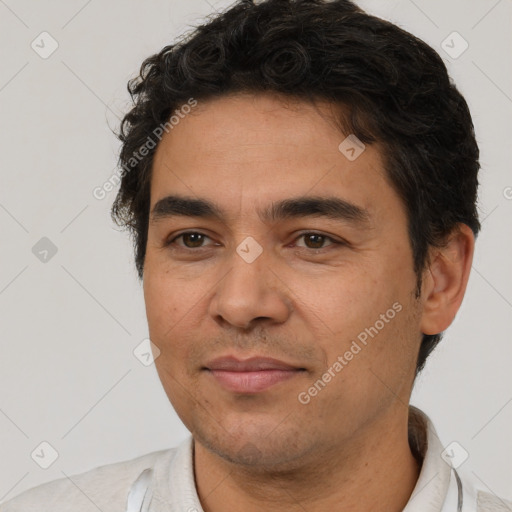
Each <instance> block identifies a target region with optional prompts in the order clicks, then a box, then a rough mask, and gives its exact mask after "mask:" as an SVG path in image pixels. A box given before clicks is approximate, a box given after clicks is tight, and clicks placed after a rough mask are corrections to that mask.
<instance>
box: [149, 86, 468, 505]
mask: <svg viewBox="0 0 512 512" xmlns="http://www.w3.org/2000/svg"><path fill="white" fill-rule="evenodd" d="M334 113H335V110H334V107H332V106H331V105H329V104H327V103H318V104H317V107H316V108H315V107H314V106H313V105H312V104H310V103H306V102H301V101H291V100H290V99H284V98H282V97H279V96H276V95H268V94H267V95H262V94H260V95H249V94H240V95H232V96H225V97H223V98H220V99H215V100H211V101H208V102H200V103H199V105H198V106H197V107H196V108H195V109H194V110H193V113H192V114H189V115H188V116H187V117H185V118H184V119H183V120H181V121H180V123H179V124H178V125H177V126H175V127H174V129H173V130H172V131H170V132H169V134H167V135H166V136H165V137H164V138H163V139H162V141H161V142H160V144H159V146H158V148H157V151H156V155H155V160H154V166H153V175H152V180H151V209H152V208H153V207H154V205H155V204H156V203H157V202H158V201H159V200H160V199H162V198H164V197H166V196H168V195H170V194H173V195H180V196H187V197H192V198H196V199H197V198H201V199H207V200H209V201H214V202H215V203H216V204H217V205H218V206H219V207H220V208H222V209H223V211H224V213H225V215H224V216H223V218H222V219H219V220H217V219H208V218H194V217H188V216H173V217H169V218H165V217H164V218H159V219H152V220H151V222H150V225H149V230H148V243H147V253H146V261H145V268H144V296H145V302H146V313H147V318H148V324H149V330H150V337H151V340H152V341H153V343H154V344H155V345H156V346H158V348H159V349H160V351H161V354H160V356H159V357H158V358H157V359H156V367H157V371H158V373H159V376H160V379H161V381H162V384H163V387H164V389H165V391H166V393H167V395H168V397H169V399H170V401H171V403H172V405H173V406H174V408H175V409H176V411H177V413H178V415H179V416H180V418H181V419H182V421H183V422H184V424H185V425H186V426H187V428H188V429H189V430H190V431H191V432H192V434H193V437H194V441H195V443H194V463H195V477H196V485H197V489H198V494H199V497H200V500H201V502H202V505H203V508H204V510H205V511H207V512H220V511H223V512H230V511H235V510H236V511H239V510H244V511H248V512H252V511H260V510H263V509H265V508H266V509H267V510H279V511H295V510H302V511H303V510H308V512H315V511H320V510H350V511H355V512H357V511H367V510H373V511H375V512H378V511H387V512H389V511H400V510H402V509H403V508H404V506H405V505H406V503H407V501H408V500H409V498H410V495H411V493H412V491H413V489H414V486H415V484H416V481H417V478H418V475H419V466H418V463H417V462H416V460H415V459H414V457H413V456H412V454H411V451H410V448H409V444H408V438H407V423H408V403H409V399H410V394H411V390H412V386H413V382H414V370H415V365H416V358H417V354H418V350H419V345H420V342H421V337H422V333H426V334H434V333H438V332H441V331H443V330H444V329H446V327H448V325H449V324H450V323H451V321H452V320H453V318H454V316H455V314H456V312H457V310H458V308H459V306H460V303H461V301H462V298H463V295H464V291H465V287H466V283H467V279H468V274H469V269H470V266H471V259H472V255H473V247H474V239H473V235H472V233H471V230H470V229H469V228H467V226H464V225H461V226H460V229H458V230H457V231H456V232H454V234H453V236H452V237H451V238H450V239H449V241H448V243H447V244H446V246H445V247H443V248H442V249H432V250H431V254H430V266H429V267H428V268H427V269H426V270H425V272H424V275H423V285H422V294H421V296H420V297H419V298H417V297H415V293H414V292H415V289H416V282H417V276H416V274H415V273H414V271H413V259H412V251H411V246H410V240H409V237H408V233H407V218H406V213H405V209H404V206H403V204H402V202H401V200H400V198H399V197H398V195H397V193H396V192H395V191H394V189H393V187H392V186H391V183H390V182H389V181H388V179H387V177H386V173H385V170H384V163H383V160H382V158H381V150H380V148H379V146H378V145H377V144H374V145H371V146H370V145H367V146H366V149H365V151H364V152H363V153H362V154H361V155H360V156H359V157H358V158H357V159H356V160H355V161H349V160H348V159H347V158H346V157H345V156H344V155H343V154H342V153H341V152H340V150H339V149H338V146H339V144H340V143H341V142H342V141H343V140H344V139H345V137H346V135H344V134H342V133H341V132H340V130H339V129H338V128H337V127H336V126H335V125H334V123H333V121H332V115H333V114H334ZM303 195H308V196H311V195H314V196H316V197H318V196H320V197H327V196H336V197H339V198H342V199H344V200H347V201H350V202H351V203H353V204H355V205H357V206H359V207H360V208H363V209H366V210H367V212H368V222H367V223H365V224H364V225H359V224H355V223H353V222H350V221H347V220H343V221H341V220H334V219H329V218H324V217H319V216H316V217H315V216H313V217H311V216H308V217H303V218H295V219H287V220H283V219H280V220H277V221H276V222H270V221H268V220H267V221H263V220H262V219H260V217H259V216H258V213H257V211H258V209H263V208H265V207H268V206H269V205H271V204H272V202H275V201H279V200H282V199H289V198H294V197H298V196H303ZM184 231H192V232H199V233H202V234H204V235H206V237H204V238H201V237H199V242H197V237H196V238H195V239H192V240H191V239H190V238H186V237H182V238H176V237H177V236H178V235H180V234H182V233H183V232H184ZM311 231H313V232H314V233H316V234H321V235H325V236H326V237H330V238H320V239H313V240H311V237H309V238H308V237H307V236H301V235H304V233H307V232H311ZM248 236H250V237H252V238H254V239H255V240H256V241H257V242H258V244H259V245H260V246H261V248H262V250H263V252H262V253H261V255H260V256H259V257H258V258H257V259H256V260H255V261H253V262H252V263H248V262H247V261H245V260H244V259H242V257H241V256H240V255H239V253H237V251H236V248H237V246H239V245H240V244H241V242H242V241H243V240H244V239H245V238H246V237H248ZM171 240H174V241H173V242H172V243H171V245H166V242H168V241H171ZM318 240H319V241H318ZM332 241H335V242H341V241H344V242H345V243H343V244H333V242H332ZM185 244H187V245H185ZM315 247H322V248H321V249H316V248H315ZM396 303H399V304H400V305H401V307H402V309H401V311H400V312H398V313H396V315H394V318H393V319H392V320H389V322H387V323H385V326H384V328H382V329H381V330H380V331H379V332H378V334H377V335H376V336H375V337H373V338H369V340H368V343H367V345H366V346H364V347H363V348H362V349H361V351H360V352H359V353H357V355H355V356H354V357H353V359H351V360H350V361H348V362H347V364H346V365H345V366H344V367H343V369H342V370H341V371H339V372H338V373H336V376H335V377H333V378H332V379H331V380H330V382H329V383H328V384H327V385H326V386H325V387H324V388H322V390H321V391H320V392H318V393H317V395H316V396H314V397H311V399H310V401H309V402H308V403H307V404H303V403H301V402H300V401H299V400H298V398H297V397H298V395H299V393H301V392H304V391H307V390H308V389H309V388H310V387H311V386H312V385H313V384H314V383H315V381H317V380H318V379H320V378H321V377H322V375H323V374H325V372H326V371H327V370H328V368H329V367H332V365H333V363H334V362H335V361H337V358H338V356H340V355H341V356H343V354H345V352H346V351H347V350H349V348H350V346H351V343H352V342H353V341H354V340H356V339H357V336H358V334H359V333H361V332H362V331H364V330H365V328H368V327H370V326H374V325H375V324H376V321H377V320H379V318H381V317H380V315H382V314H385V313H386V311H388V310H389V309H390V308H392V305H393V304H396ZM226 355H235V356H237V357H238V358H240V359H246V358H249V357H253V356H267V357H273V358H276V359H279V360H282V361H285V362H286V363H288V364H291V365H293V366H296V367H300V368H303V369H304V371H300V372H296V374H294V376H293V377H292V378H291V379H288V380H286V381H284V382H280V383H278V384H276V385H274V386H273V387H271V388H269V389H267V390H265V391H263V392H260V393H256V394H241V393H234V392H231V391H227V390H226V389H225V388H223V387H222V386H221V385H220V384H219V383H218V381H217V380H216V379H215V378H214V377H213V376H212V375H211V373H210V372H208V371H205V370H204V367H205V365H207V364H208V362H209V361H211V360H212V359H213V358H216V357H219V356H226ZM340 504H343V505H342V506H341V505H340Z"/></svg>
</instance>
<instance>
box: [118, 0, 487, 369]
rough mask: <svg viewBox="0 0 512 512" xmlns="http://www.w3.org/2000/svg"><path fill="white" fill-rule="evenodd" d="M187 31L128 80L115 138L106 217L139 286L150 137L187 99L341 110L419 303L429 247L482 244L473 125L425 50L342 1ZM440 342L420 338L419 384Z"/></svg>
mask: <svg viewBox="0 0 512 512" xmlns="http://www.w3.org/2000/svg"><path fill="white" fill-rule="evenodd" d="M193 29H194V30H193V31H191V32H189V33H188V34H186V35H184V36H183V37H182V38H181V39H180V40H179V41H178V42H176V43H175V44H171V45H168V46H165V47H164V48H163V49H162V50H161V51H160V52H159V53H157V54H155V55H152V56H151V57H149V58H147V59H146V60H145V61H144V62H143V63H142V66H141V69H140V74H139V76H137V77H136V78H134V79H132V80H130V81H129V82H128V91H129V92H130V95H131V98H132V101H133V108H132V109H131V110H130V112H128V113H127V114H126V116H125V117H124V119H123V120H122V123H121V127H120V133H119V134H118V137H119V139H120V140H121V142H122V147H121V152H120V158H119V164H120V167H121V169H122V178H121V185H120V190H119V192H118V195H117V197H116V199H115V202H114V204H113V206H112V212H111V213H112V218H113V219H114V221H115V222H116V223H117V224H118V225H120V226H123V227H125V228H128V229H129V231H130V234H131V235H132V239H133V243H134V248H135V264H136V269H137V272H138V276H139V278H140V279H142V278H143V271H144V258H145V251H146V243H147V231H148V221H149V205H150V180H151V169H152V161H153V156H154V153H155V148H156V145H157V142H155V141H154V139H153V135H155V134H157V135H158V134H159V133H161V132H162V130H161V129H159V128H158V127H161V126H163V125H164V124H165V123H168V120H169V118H170V116H172V115H173V112H175V111H176V110H179V109H180V108H182V106H183V105H186V104H187V103H190V100H191V98H193V99H194V101H197V100H207V99H214V98H216V97H221V96H225V95H228V94H234V93H237V92H250V93H265V92H267V93H280V94H281V95H285V96H287V97H293V98H296V99H299V100H304V101H309V102H314V101H316V100H323V101H328V102H331V103H333V104H336V105H339V106H342V107H344V108H343V109H342V110H343V112H345V114H340V116H341V117H340V119H339V120H338V121H339V125H340V127H341V128H343V132H344V133H345V134H347V133H353V134H355V135H356V136H357V137H358V138H359V139H360V140H361V141H362V142H363V143H365V144H372V143H374V142H379V143H380V145H381V146H382V148H383V150H382V153H383V154H382V156H383V158H384V162H385V167H386V172H387V175H388V178H389V179H390V182H391V184H392V186H393V187H394V188H395V190H396V191H397V192H398V194H399V196H400V197H401V199H402V200H403V202H404V205H405V207H406V211H407V216H408V229H409V237H410V242H411V247H412V253H413V258H414V269H415V272H416V274H417V276H418V282H417V291H416V293H417V295H419V292H420V289H421V274H422V271H423V270H424V269H425V267H426V265H427V264H428V249H429V246H434V247H440V246H442V244H443V243H444V242H445V241H446V237H447V236H448V235H449V234H450V233H451V232H453V230H454V229H456V227H457V224H458V223H463V224H466V225H468V226H469V227H470V228H471V229H472V231H473V233H474V234H475V236H476V235H477V234H478V231H479V230H480V222H479V220H478V212H477V206H476V202H477V189H478V177H477V175H478V170H479V167H480V165H479V161H478V159H479V149H478V146H477V143H476V140H475V134H474V127H473V123H472V119H471V115H470V112H469V109H468V105H467V103H466V101H465V100H464V98H463V96H462V95H461V94H460V92H459V91H458V90H457V88H456V86H455V85H454V84H453V82H452V81H451V79H450V77H449V75H448V73H447V69H446V66H445V65H444V63H443V60H442V59H441V57H440V56H439V55H438V54H437V53H436V52H435V51H434V50H433V49H432V48H431V47H430V46H428V45H427V44H426V43H424V42H423V41H421V40H420V39H418V38H416V37H415V36H413V35H411V34H410V33H408V32H406V31H404V30H402V29H401V28H399V27H397V26H396V25H394V24H392V23H390V22H387V21H385V20H382V19H380V18H378V17H375V16H371V15H369V14H367V13H365V12H364V11H363V10H362V9H361V8H359V7H358V6H357V5H355V4H354V3H353V2H351V1H349V0H334V1H328V0H264V1H259V2H257V3H256V2H255V1H252V0H239V1H238V2H236V3H235V4H234V5H233V6H232V7H230V8H229V9H228V10H226V11H225V12H223V13H220V14H217V15H212V16H211V18H210V19H208V20H207V22H205V23H204V24H202V25H198V26H194V27H193ZM178 113H179V112H178ZM166 131H167V130H166ZM157 138H158V137H157ZM148 141H151V142H152V144H151V145H149V144H148ZM148 148H149V149H148ZM144 149H145V151H144ZM141 154H142V155H144V156H143V157H141V156H140V155H141ZM134 155H136V156H137V158H134ZM442 334H443V333H439V334H437V335H424V336H423V340H422V344H421V348H420V350H419V354H418V360H417V365H416V375H417V374H418V373H419V372H420V371H421V370H422V369H423V367H424V365H425V361H426V359H427V357H428V356H429V354H430V353H431V352H432V350H433V349H434V348H435V347H436V345H437V344H438V343H439V341H440V340H441V337H442Z"/></svg>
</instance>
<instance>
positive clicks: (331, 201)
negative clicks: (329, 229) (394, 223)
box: [151, 195, 370, 227]
mask: <svg viewBox="0 0 512 512" xmlns="http://www.w3.org/2000/svg"><path fill="white" fill-rule="evenodd" d="M257 213H258V215H259V217H260V219H261V220H262V221H265V222H276V221H278V220H286V219H294V218H303V217H325V218H329V219H334V220H340V221H346V222H350V223H353V224H357V225H361V227H362V226H363V225H365V224H369V223H370V214H369V212H368V210H366V209H365V208H362V207H360V206H357V205H355V204H353V203H350V202H348V201H346V200H344V199H341V198H339V197H335V196H329V197H323V196H300V197H295V198H290V199H284V200H281V201H277V202H274V203H272V205H271V206H269V207H267V208H265V209H264V210H259V211H258V212H257ZM176 216H185V217H196V218H205V219H212V220H218V221H221V222H222V221H223V220H224V219H225V217H226V215H225V214H224V212H223V210H222V209H221V208H220V207H219V206H218V205H216V204H215V203H214V202H212V201H209V200H206V199H195V198H191V197H184V196H176V195H170V196H167V197H164V198H163V199H160V200H159V201H157V203H156V204H155V206H154V207H153V210H152V211H151V222H157V221H159V220H161V219H168V218H171V217H176Z"/></svg>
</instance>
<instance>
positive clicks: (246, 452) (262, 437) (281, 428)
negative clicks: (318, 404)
mask: <svg viewBox="0 0 512 512" xmlns="http://www.w3.org/2000/svg"><path fill="white" fill-rule="evenodd" d="M223 423H224V427H225V430H224V429H223V428H222V427H221V426H220V425H219V424H215V425H212V424H211V423H210V424H209V425H206V424H204V423H203V424H201V425H200V426H199V427H198V428H195V429H194V430H192V433H193V436H194V438H195V440H196V441H197V442H199V443H200V444H202V445H203V446H204V447H205V448H206V449H208V450H209V451H210V452H212V453H214V454H215V455H217V456H218V457H220V458H222V459H224V460H225V461H227V462H229V463H231V464H235V465H238V466H241V467H244V468H247V469H251V470H253V471H254V470H257V469H260V470H262V471H265V472H268V471H269V470H271V471H273V472H282V471H290V470H293V469H294V468H296V467H298V465H299V464H298V462H299V461H303V460H304V458H307V455H308V454H309V453H312V452H313V451H314V447H313V446H312V444H313V438H312V437H311V435H310V434H309V433H308V432H306V431H305V429H301V428H300V427H299V426H296V425H295V426H294V425H290V424H287V425H283V424H281V425H279V424H278V421H277V420H275V421H272V422H271V421H255V420H254V418H253V419H252V421H251V419H250V418H247V419H246V420H245V421H240V420H239V421H238V422H237V423H236V424H232V425H226V423H225V422H223ZM276 427H278V428H276ZM309 445H311V446H309Z"/></svg>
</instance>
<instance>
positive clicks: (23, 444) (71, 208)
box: [0, 0, 512, 501]
mask: <svg viewBox="0 0 512 512" xmlns="http://www.w3.org/2000/svg"><path fill="white" fill-rule="evenodd" d="M229 3H230V2H226V1H217V2H214V1H213V0H209V1H206V0H187V1H178V0H165V1H164V0H150V1H146V2H142V1H140V0H139V1H137V0H128V1H127V0H123V1H121V0H109V1H108V2H105V1H103V2H100V1H98V0H92V1H88V2H87V1H85V0H73V1H70V0H54V1H51V2H49V1H47V2H44V1H39V2H36V1H28V0H17V1H16V0H0V44H1V47H2V60H1V62H2V65H1V67H0V120H1V123H2V136H1V139H0V144H1V150H0V173H1V187H0V227H1V233H2V238H1V243H0V311H1V322H0V340H1V344H2V345H1V359H0V389H1V395H0V439H1V442H0V461H1V466H0V501H2V500H4V499H8V498H10V497H13V496H14V495H15V494H18V493H19V492H21V491H23V490H25V489H27V488H29V487H32V486H34V485H36V484H39V483H42V482H45V481H48V480H52V479H55V478H60V477H63V476H65V475H71V474H74V473H78V472H82V471H85V470H88V469H91V468H93V467H96V466H99V465H102V464H107V463H110V462H115V461H119V460H125V459H129V458H133V457H136V456H138V455H141V454H143V453H146V452H149V451H153V450H159V449H164V448H167V447H170V446H173V445H176V444H177V443H179V442H180V441H181V440H182V439H183V438H184V437H185V436H186V435H187V431H186V429H185V428H184V427H183V426H182V425H181V423H180V421H179V420H178V418H177V417H176V415H175V413H174V411H173V410H172V409H171V406H170V405H169V403H168V401H167V398H166V396H165V395H164V392H163V391H162V389H161V386H160V383H159V381H158V378H157V375H156V372H155V369H154V366H148V367H146V366H144V365H143V364H141V362H140V361H139V360H138V359H137V358H136V357H135V356H134V354H133V350H134V348H135V347H136V346H138V345H139V343H141V341H142V340H143V339H144V338H146V337H147V334H148V333H147V326H146V320H145V311H144V303H143V298H142V291H141V287H140V285H139V283H138V281H137V278H136V275H135V271H134V267H133V264H132V252H131V245H130V241H129V240H128V237H127V234H125V233H123V232H120V231H119V230H118V228H116V226H115V225H113V223H111V221H110V217H109V208H110V205H111V202H112V200H113V199H114V196H115V191H112V192H110V193H109V194H108V195H107V197H106V198H105V199H103V200H97V199H95V198H94V197H93V194H92V191H93V189H94V188H95V187H98V186H101V185H102V184H103V183H104V182H105V181H106V180H108V178H109V177H110V176H111V175H112V173H113V170H114V168H115V165H116V158H117V152H118V149H119V145H118V142H117V140H116V139H115V137H114V136H113V135H112V133H111V129H116V128H117V126H118V123H119V118H120V117H121V116H122V114H123V113H124V112H126V110H127V108H128V106H129V104H128V95H127V93H126V82H127V80H128V79H129V78H130V77H132V76H134V74H135V73H136V72H137V71H138V68H139V66H140V63H141V62H142V60H143V59H144V58H145V57H147V56H149V55H150V54H152V53H154V52H156V51H158V50H160V48H161V47H162V46H164V45H165V44H168V43H169V42H171V41H172V40H173V39H174V38H175V37H176V36H178V34H180V33H181V32H183V31H184V30H187V29H188V28H189V27H190V26H191V25H193V24H195V23H197V22H198V21H199V20H200V19H201V18H202V17H203V16H204V15H207V14H208V13H211V12H214V11H215V10H216V9H219V8H222V7H225V6H227V5H229ZM359 3H360V4H361V5H362V6H363V7H365V8H367V9H368V10H369V12H372V13H375V14H377V15H380V16H382V17H384V18H387V19H389V20H391V21H393V22H395V23H397V24H399V25H400V26H402V27H404V28H405V29H407V30H409V31H411V32H412V33H414V34H416V35H418V36H419V37H421V38H423V39H424V40H426V41H427V42H428V43H429V44H431V45H432V46H433V47H435V48H436V49H437V50H438V51H439V52H440V54H441V55H442V57H443V59H444V60H445V62H446V63H447V65H448V66H449V70H450V73H451V75H452V76H453V78H454V80H455V81H456V83H457V84H458V86H459V88H460V90H461V91H462V93H463V94H464V95H465V97H466V99H467V101H468V103H469V105H470V108H471V109H472V113H473V117H474V122H475V125H476V130H477V137H478V141H479V144H480V148H481V163H482V167H483V169H482V172H481V184H482V185H481V192H480V195H481V199H480V212H481V217H482V219H483V230H482V233H481V235H480V237H479V239H478V241H477V250H476V256H475V260H474V268H473V272H472V276H471V279H470V282H469V288H468V291H467V295H466V298H465V301H464V304H463V306H462V309H461V311H460V314H459V315H458V317H457V319H456V320H455V322H454V324H453V326H452V327H451V328H450V330H449V331H448V333H447V335H446V337H445V339H444V341H443V342H442V344H441V346H439V348H438V349H437V351H436V352H435V354H434V355H433V356H432V358H431V360H430V362H429V363H428V365H427V368H426V370H425V371H424V373H423V375H422V376H421V378H420V379H419V381H418V382H417V383H416V387H415V390H414V395H413V400H412V403H414V404H415V405H418V406H419V407H421V408H423V409H424V410H425V411H426V412H427V413H428V414H429V415H430V417H431V418H432V420H433V421H434V424H435V426H436V428H437V430H438V433H439V435H440V437H441V439H442V441H443V443H444V445H445V446H446V445H448V444H449V443H450V442H452V441H457V442H458V443H459V444H460V445H461V446H462V447H464V449H465V450H466V451H467V452H468V453H469V458H468V459H467V460H466V461H465V462H464V464H463V465H462V466H461V469H463V470H464V471H465V472H467V473H469V474H470V475H472V476H473V478H475V479H476V480H477V481H478V482H479V483H480V487H482V488H483V489H485V490H487V491H488V492H495V493H497V494H499V495H502V496H504V497H509V498H510V497H511V496H512V457H511V454H512V436H511V435H510V432H512V403H511V402H512V377H511V372H510V360H511V357H512V344H511V338H510V327H511V317H512V314H511V313H512V272H511V270H510V269H511V264H510V262H511V260H512V243H511V229H510V224H511V223H510V220H511V217H512V188H511V187H512V175H511V172H510V162H511V161H512V155H511V133H512V130H511V119H512V116H511V113H512V99H511V98H512V71H511V65H510V48H511V43H512V41H511V39H512V37H511V34H512V30H511V15H512V0H499V1H498V0H488V1H487V0H473V1H468V0H450V1H449V2H448V1H446V0H435V1H434V0H429V1H427V0H414V1H413V0H393V1H382V0H380V1H378V0H364V1H360V2H359ZM43 31H47V32H49V33H50V34H51V36H52V37H53V38H54V39H55V40H56V41H57V42H58V45H59V46H58V49H57V50H56V51H55V53H53V54H52V55H51V56H49V57H48V58H47V59H43V58H41V57H40V56H39V54H37V53H36V52H35V51H34V50H33V49H32V48H31V42H32V41H34V40H35V41H36V43H38V41H39V43H38V44H39V46H42V45H43V43H41V39H40V38H39V34H41V32H43ZM453 31H457V32H458V33H459V34H461V36H462V37H463V38H464V39H465V40H466V41H467V42H468V43H469V48H468V49H467V50H466V51H465V52H464V53H463V54H462V55H461V56H459V57H458V58H452V57H450V56H449V55H448V54H447V53H445V51H444V50H443V48H442V47H441V44H442V41H443V40H445V39H446V38H447V36H449V35H450V34H451V33H452V32H453ZM448 41H451V40H450V39H449V40H448ZM450 44H451V45H452V46H454V47H455V50H457V49H458V48H459V49H460V41H459V42H457V41H455V42H453V43H450ZM458 45H459V46H458ZM44 47H45V49H46V50H48V49H49V47H50V46H49V40H46V42H45V43H44ZM43 237H47V238H48V239H49V240H51V242H52V244H54V246H56V248H57V252H56V254H55V255H53V256H52V253H51V251H50V252H48V254H46V253H44V252H43V253H39V254H38V251H44V249H45V247H46V248H47V249H48V247H47V244H48V242H47V241H43V242H39V241H40V239H41V238H43ZM38 242H39V244H43V245H42V246H41V245H37V246H36V244H38ZM45 244H46V245H45ZM34 246H36V249H37V250H34V252H36V254H34V252H33V247H34ZM36 255H38V256H39V257H36ZM44 256H46V259H47V261H46V262H44V261H41V260H40V259H39V258H41V257H44ZM43 441H46V442H48V443H50V444H51V446H53V447H54V449H55V450H56V451H57V452H58V455H59V456H58V458H57V460H56V461H55V462H54V463H53V465H51V466H50V467H49V468H48V469H46V470H45V469H42V468H41V467H40V466H39V465H38V464H36V462H35V461H34V460H33V459H32V458H31V453H32V452H33V451H34V449H36V448H37V447H38V446H39V445H40V443H41V442H43ZM38 450H39V451H37V450H36V453H38V454H39V459H38V458H37V456H35V457H34V458H35V459H36V460H39V462H40V463H41V462H43V463H44V460H45V458H46V460H48V457H50V456H51V450H49V449H48V448H47V447H46V448H45V447H44V446H43V447H42V448H39V449H38ZM41 450H42V451H41Z"/></svg>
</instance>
